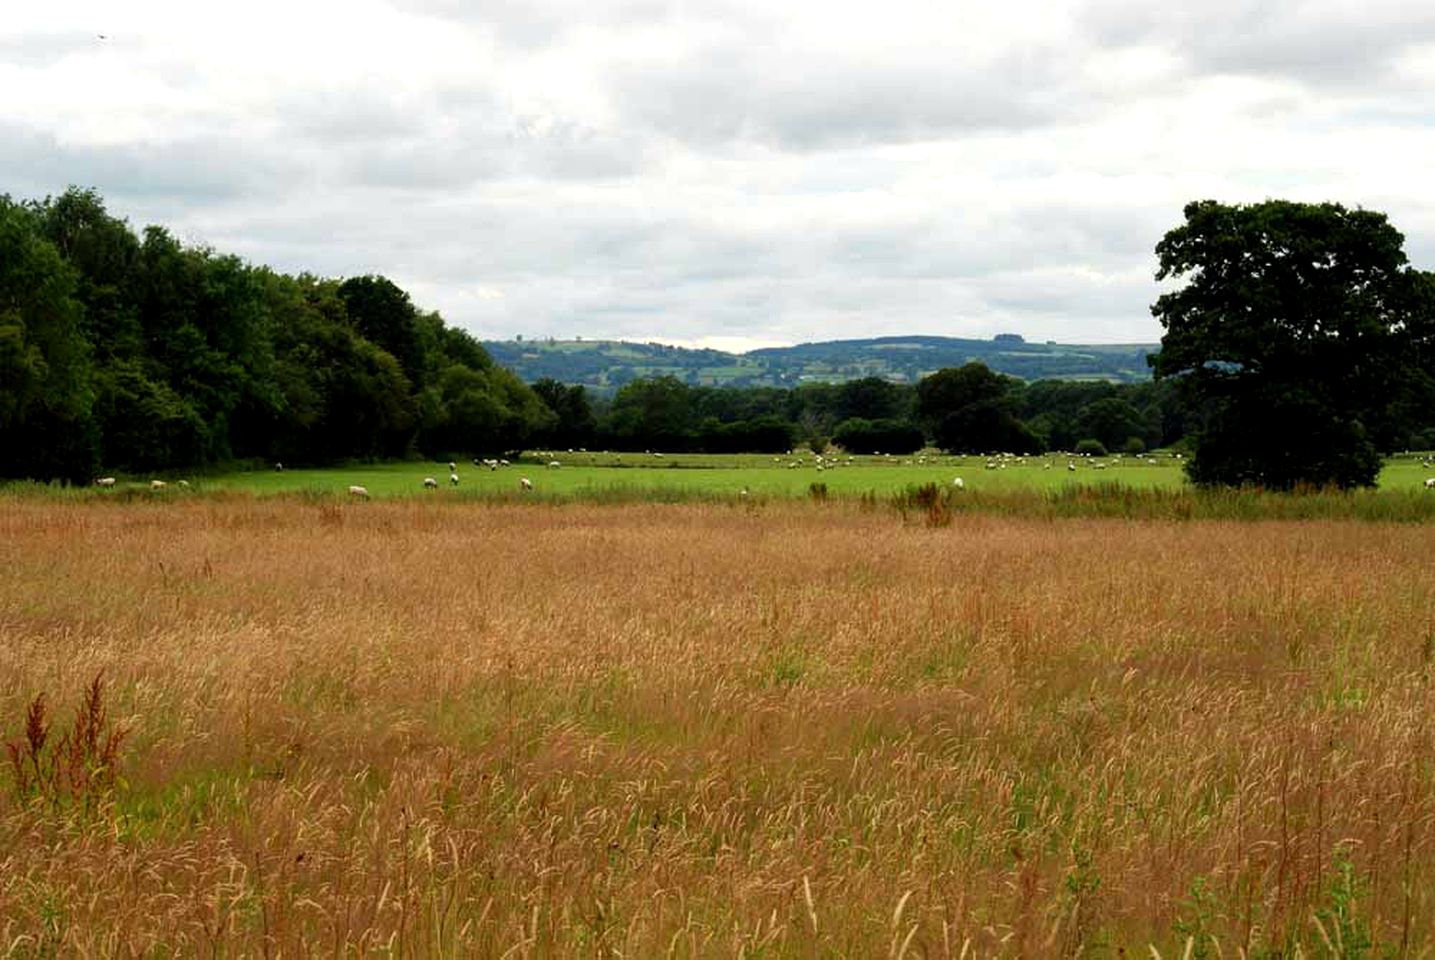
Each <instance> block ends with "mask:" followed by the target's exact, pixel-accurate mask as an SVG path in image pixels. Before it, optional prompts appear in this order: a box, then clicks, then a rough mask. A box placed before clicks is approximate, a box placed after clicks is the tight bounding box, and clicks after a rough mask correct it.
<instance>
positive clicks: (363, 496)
mask: <svg viewBox="0 0 1435 960" xmlns="http://www.w3.org/2000/svg"><path fill="white" fill-rule="evenodd" d="M473 465H474V466H475V467H487V468H488V469H490V470H497V469H498V468H499V467H506V466H508V465H509V463H508V461H507V460H474V461H473ZM548 466H549V467H559V466H562V464H560V463H559V462H558V461H557V460H553V461H551V462H550V463H549V464H548ZM448 483H449V486H451V487H456V486H458V463H457V462H455V461H453V460H450V461H449V462H448ZM423 486H424V489H425V490H437V489H438V488H439V482H438V477H424V480H423ZM518 489H520V490H532V489H533V481H532V480H529V479H528V478H527V477H519V478H518ZM349 496H350V497H352V498H353V499H355V500H367V499H369V489H368V488H367V487H361V486H359V485H357V484H355V485H353V486H351V487H349Z"/></svg>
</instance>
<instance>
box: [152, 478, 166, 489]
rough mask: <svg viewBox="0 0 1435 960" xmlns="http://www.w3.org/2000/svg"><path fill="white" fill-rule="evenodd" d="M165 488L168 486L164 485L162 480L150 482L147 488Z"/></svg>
mask: <svg viewBox="0 0 1435 960" xmlns="http://www.w3.org/2000/svg"><path fill="white" fill-rule="evenodd" d="M167 486H169V484H167V483H165V482H164V481H163V480H151V481H150V482H149V488H150V489H151V490H163V489H164V488H165V487H167Z"/></svg>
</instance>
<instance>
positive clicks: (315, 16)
mask: <svg viewBox="0 0 1435 960" xmlns="http://www.w3.org/2000/svg"><path fill="white" fill-rule="evenodd" d="M0 91H4V93H3V96H0V192H6V193H9V194H10V195H11V196H12V197H16V198H39V197H43V196H45V195H47V194H55V193H59V192H60V191H62V190H64V189H65V188H66V186H68V185H70V184H77V185H80V186H86V187H94V188H96V189H98V190H99V191H100V193H101V194H102V195H103V197H104V198H105V201H106V203H107V206H108V208H109V210H110V212H111V213H113V214H116V215H118V216H122V217H125V218H127V219H128V220H129V221H130V223H131V225H132V226H133V227H135V228H136V229H137V230H138V229H139V228H141V227H143V226H144V225H146V224H149V223H159V224H163V225H165V226H167V227H169V228H170V229H171V230H172V231H173V232H174V233H175V234H176V235H177V236H178V237H179V238H180V239H182V240H184V241H186V242H193V243H204V244H208V245H210V246H212V247H213V248H215V249H216V250H218V251H220V252H224V253H235V254H238V255H240V256H241V257H243V258H245V259H246V260H249V261H251V262H253V263H257V264H258V263H262V264H268V265H271V266H273V267H275V268H277V269H280V270H284V271H287V272H300V271H309V272H312V273H317V274H321V275H325V276H335V277H343V276H354V275H358V274H365V273H382V274H384V275H386V276H388V277H390V278H391V279H393V280H394V281H395V282H396V283H398V284H399V285H401V286H402V287H404V288H405V289H407V290H408V291H409V292H410V293H411V294H412V295H413V298H414V300H415V302H416V303H417V304H418V305H419V306H421V307H423V308H426V309H436V310H438V311H440V312H441V313H442V314H443V315H444V317H445V318H446V319H447V320H448V321H449V322H450V323H453V324H456V325H459V326H462V327H464V328H466V329H468V330H470V331H471V332H473V333H474V334H476V335H478V336H480V337H482V338H485V339H509V338H512V337H513V336H514V335H516V334H522V335H524V336H525V337H545V336H554V337H560V338H569V337H574V336H583V337H588V338H599V337H602V338H622V339H636V340H663V341H667V342H674V343H684V344H703V345H713V346H719V347H724V348H728V349H746V348H748V347H752V346H764V345H772V344H785V343H797V342H802V341H809V340H827V339H837V338H845V337H861V336H877V335H888V334H910V333H924V334H942V335H949V336H975V337H989V336H991V335H993V334H995V333H1000V332H1013V333H1020V334H1022V335H1024V336H1026V337H1027V338H1028V339H1032V340H1048V339H1051V340H1059V341H1064V342H1117V341H1154V340H1157V339H1159V338H1160V334H1161V329H1160V327H1159V325H1157V324H1156V322H1155V321H1154V320H1153V319H1152V318H1151V316H1150V312H1149V305H1150V303H1151V301H1152V300H1153V299H1154V298H1155V296H1156V295H1157V292H1158V291H1157V287H1156V284H1155V282H1154V279H1153V273H1154V270H1155V258H1154V254H1153V253H1152V248H1153V247H1154V246H1155V244H1156V242H1157V240H1159V239H1160V237H1161V235H1162V234H1163V233H1164V232H1165V231H1166V230H1168V229H1170V228H1171V227H1173V226H1175V225H1176V224H1177V223H1178V222H1179V221H1180V219H1181V208H1182V206H1183V205H1184V204H1185V203H1186V202H1188V201H1190V200H1194V199H1205V198H1211V199H1217V200H1222V201H1226V202H1243V201H1255V200H1262V199H1266V198H1272V197H1279V198H1287V199H1293V200H1311V201H1320V200H1334V201H1338V202H1341V203H1344V204H1346V205H1347V206H1363V207H1366V208H1370V209H1376V210H1381V211H1383V212H1385V213H1387V214H1388V215H1389V216H1390V219H1391V221H1392V222H1393V223H1394V224H1395V226H1396V227H1397V228H1398V229H1400V230H1401V231H1402V232H1404V234H1405V236H1406V252H1407V253H1408V254H1409V255H1410V258H1411V260H1412V262H1413V263H1415V264H1416V265H1417V266H1421V267H1423V268H1435V184H1432V176H1431V174H1432V170H1435V4H1430V3H1427V2H1420V0H1365V2H1364V3H1361V4H1357V3H1354V2H1352V0H1310V2H1294V0H1203V2H1200V3H1196V2H1192V0H1069V2H1052V3H1024V2H1020V0H1018V2H1010V3H1001V2H995V3H994V2H990V0H985V2H980V3H976V2H965V0H932V2H915V0H914V2H908V0H881V2H877V0H865V2H861V3H847V2H840V0H820V2H812V3H808V2H796V0H781V2H777V0H751V2H749V0H730V2H729V0H713V2H690V3H684V2H662V0H571V2H570V0H491V2H489V0H475V2H465V0H387V2H386V0H345V2H342V3H326V2H308V0H285V2H270V0H250V2H248V3H245V4H243V5H239V4H225V5H222V6H221V5H219V4H208V3H195V2H192V0H189V2H183V3H178V2H177V3H159V2H125V3H116V2H114V0H103V2H93V3H88V2H68V0H56V2H50V3H14V4H10V5H9V6H8V7H7V9H6V12H5V14H4V16H3V17H0Z"/></svg>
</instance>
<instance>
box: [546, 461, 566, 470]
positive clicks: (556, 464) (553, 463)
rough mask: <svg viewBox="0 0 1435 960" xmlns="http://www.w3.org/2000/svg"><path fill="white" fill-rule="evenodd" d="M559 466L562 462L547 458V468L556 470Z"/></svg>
mask: <svg viewBox="0 0 1435 960" xmlns="http://www.w3.org/2000/svg"><path fill="white" fill-rule="evenodd" d="M561 466H563V464H561V463H559V462H558V461H557V460H549V461H548V469H549V470H557V469H558V468H559V467H561Z"/></svg>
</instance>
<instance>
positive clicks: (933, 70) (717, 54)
mask: <svg viewBox="0 0 1435 960" xmlns="http://www.w3.org/2000/svg"><path fill="white" fill-rule="evenodd" d="M1068 64H1069V60H1068V58H1067V57H1066V56H1065V55H1063V54H1061V53H1060V52H1057V51H1042V52H1040V53H1038V52H1035V51H1033V52H1030V53H1023V54H1019V55H1017V54H1013V55H1008V56H1006V57H1003V58H1000V59H998V60H997V61H995V62H993V63H990V64H983V65H979V66H968V65H964V64H961V63H942V64H928V65H921V64H887V65H883V64H872V63H866V62H862V61H859V60H853V59H850V58H848V59H840V58H834V59H831V60H820V59H815V58H813V57H811V56H808V55H803V54H801V53H797V52H794V53H793V54H792V55H791V56H785V55H784V54H783V52H782V51H771V50H769V51H766V55H765V56H758V55H757V54H755V53H754V52H752V50H750V49H745V48H739V47H737V46H736V45H734V46H729V47H723V48H716V49H712V48H710V49H707V50H705V51H702V52H700V53H699V54H698V55H696V56H694V57H692V58H689V59H688V60H687V61H685V62H684V63H682V64H678V65H671V66H663V67H657V66H647V67H644V68H628V69H626V70H623V69H620V70H617V71H616V73H615V79H614V81H613V83H614V89H615V94H616V99H617V101H618V104H619V108H620V109H621V110H622V111H624V112H625V113H627V114H629V115H631V116H632V117H634V118H635V119H636V120H638V121H639V122H641V123H643V124H646V125H648V126H651V127H652V128H654V129H656V130H658V131H659V132H661V133H663V134H666V135H668V136H672V137H675V138H677V139H679V140H683V141H687V142H691V143H695V144H698V145H704V146H710V145H714V144H720V143H723V142H726V141H753V142H758V143H763V144H768V145H773V146H778V147H782V148H786V149H793V150H814V149H822V148H829V147H838V146H853V145H864V144H876V143H909V142H914V141H918V140H924V139H933V138H946V137H950V136H954V135H961V134H964V133H972V132H982V131H992V130H1013V129H1022V128H1027V127H1032V126H1037V125H1041V124H1045V123H1049V122H1053V121H1056V120H1058V119H1063V120H1066V119H1070V118H1071V116H1072V114H1073V113H1074V112H1076V111H1077V110H1078V108H1079V101H1078V100H1073V99H1070V98H1069V96H1068V94H1066V93H1063V92H1061V91H1062V84H1061V82H1060V76H1061V74H1062V73H1063V72H1064V71H1065V70H1066V69H1067V66H1068Z"/></svg>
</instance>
